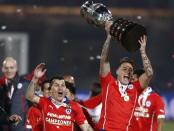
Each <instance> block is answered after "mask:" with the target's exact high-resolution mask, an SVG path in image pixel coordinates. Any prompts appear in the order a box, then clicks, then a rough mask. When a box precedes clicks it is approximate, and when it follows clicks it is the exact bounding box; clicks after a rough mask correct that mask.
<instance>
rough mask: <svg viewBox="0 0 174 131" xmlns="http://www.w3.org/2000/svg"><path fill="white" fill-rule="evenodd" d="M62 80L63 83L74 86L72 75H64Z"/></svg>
mask: <svg viewBox="0 0 174 131" xmlns="http://www.w3.org/2000/svg"><path fill="white" fill-rule="evenodd" d="M63 78H64V80H65V81H67V82H69V83H71V84H73V85H75V80H74V77H73V76H72V75H64V76H63Z"/></svg>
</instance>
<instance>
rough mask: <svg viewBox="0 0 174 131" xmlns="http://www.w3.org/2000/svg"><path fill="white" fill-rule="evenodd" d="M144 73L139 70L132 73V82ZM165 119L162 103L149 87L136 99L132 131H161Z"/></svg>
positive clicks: (159, 97)
mask: <svg viewBox="0 0 174 131" xmlns="http://www.w3.org/2000/svg"><path fill="white" fill-rule="evenodd" d="M143 73H144V70H142V69H139V70H135V71H134V77H133V79H134V81H137V80H138V78H139V77H140V76H141V75H142V74H143ZM164 118H165V112H164V102H163V100H162V98H161V96H159V95H158V94H157V93H156V92H155V91H154V90H153V89H152V88H151V87H147V88H145V89H144V90H143V92H142V93H141V94H140V95H139V97H138V102H137V105H136V108H135V112H134V117H133V123H132V131H162V127H163V123H164Z"/></svg>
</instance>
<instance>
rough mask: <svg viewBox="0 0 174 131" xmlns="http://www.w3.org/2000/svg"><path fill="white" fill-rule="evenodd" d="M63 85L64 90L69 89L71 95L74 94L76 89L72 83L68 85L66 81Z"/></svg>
mask: <svg viewBox="0 0 174 131" xmlns="http://www.w3.org/2000/svg"><path fill="white" fill-rule="evenodd" d="M65 85H66V88H67V89H69V91H70V92H71V93H72V94H74V95H75V94H76V88H75V86H74V84H73V83H70V82H68V81H65Z"/></svg>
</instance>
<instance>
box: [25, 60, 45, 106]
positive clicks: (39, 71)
mask: <svg viewBox="0 0 174 131" xmlns="http://www.w3.org/2000/svg"><path fill="white" fill-rule="evenodd" d="M44 67H45V64H44V63H40V64H39V65H37V67H36V68H35V70H34V76H33V78H32V80H31V82H30V84H29V86H28V88H27V92H26V96H25V97H26V99H28V100H29V101H31V102H33V103H39V99H40V97H38V96H36V95H35V94H34V92H35V88H36V87H37V84H38V80H39V78H41V77H42V76H43V75H44V74H45V72H46V69H44Z"/></svg>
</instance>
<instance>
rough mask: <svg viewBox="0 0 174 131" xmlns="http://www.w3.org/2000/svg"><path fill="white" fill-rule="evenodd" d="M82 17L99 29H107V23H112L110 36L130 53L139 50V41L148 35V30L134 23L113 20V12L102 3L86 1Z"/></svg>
mask: <svg viewBox="0 0 174 131" xmlns="http://www.w3.org/2000/svg"><path fill="white" fill-rule="evenodd" d="M80 13H81V15H82V16H83V17H84V18H85V19H86V20H87V22H88V23H89V24H93V25H95V26H97V27H103V28H104V27H105V23H106V22H108V21H112V22H113V23H112V25H111V26H110V34H111V36H112V37H114V38H115V39H117V40H118V41H119V42H121V44H122V46H123V47H124V48H125V49H126V50H127V51H129V52H134V51H136V50H137V49H139V47H140V44H139V43H138V40H139V39H140V37H141V36H143V35H144V34H146V29H145V28H144V27H143V26H141V25H139V24H137V23H134V22H131V21H129V20H126V19H123V18H116V19H113V17H112V14H111V12H110V11H109V10H108V9H107V8H106V6H105V5H103V4H102V3H93V2H89V1H86V2H85V3H84V4H83V5H82V6H81V10H80Z"/></svg>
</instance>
